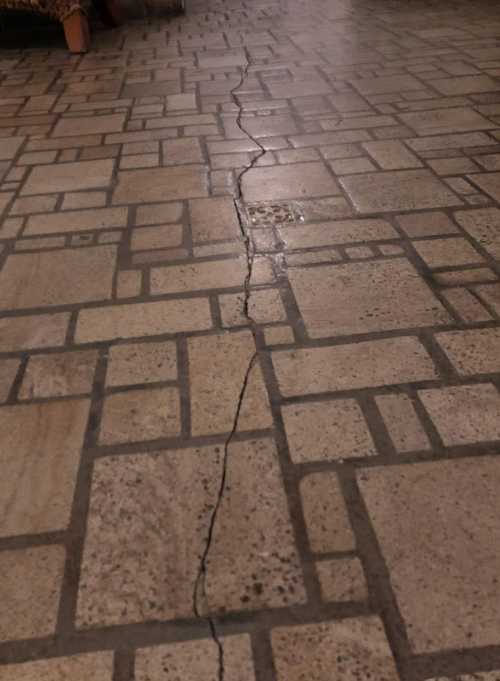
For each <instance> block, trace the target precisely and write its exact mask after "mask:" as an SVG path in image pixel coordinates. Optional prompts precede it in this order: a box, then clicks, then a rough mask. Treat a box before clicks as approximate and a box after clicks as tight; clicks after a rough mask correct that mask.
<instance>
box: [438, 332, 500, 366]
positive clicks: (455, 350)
mask: <svg viewBox="0 0 500 681" xmlns="http://www.w3.org/2000/svg"><path fill="white" fill-rule="evenodd" d="M436 340H437V342H438V343H439V345H440V346H441V347H442V348H443V350H444V352H445V353H446V355H447V356H448V359H449V360H450V362H451V363H452V364H453V366H454V367H455V369H456V370H457V371H458V373H459V374H460V375H461V376H472V375H474V374H488V373H492V372H495V373H496V372H498V371H500V329H498V328H492V329H477V330H471V331H448V332H447V333H438V334H437V335H436Z"/></svg>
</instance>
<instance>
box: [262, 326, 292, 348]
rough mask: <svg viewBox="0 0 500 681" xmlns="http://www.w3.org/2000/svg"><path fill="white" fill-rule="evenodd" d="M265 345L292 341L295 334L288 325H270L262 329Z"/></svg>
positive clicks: (283, 343)
mask: <svg viewBox="0 0 500 681" xmlns="http://www.w3.org/2000/svg"><path fill="white" fill-rule="evenodd" d="M264 339H265V342H266V345H286V344H287V343H293V342H294V340H295V336H294V333H293V329H292V328H291V327H290V326H271V327H268V328H267V329H264Z"/></svg>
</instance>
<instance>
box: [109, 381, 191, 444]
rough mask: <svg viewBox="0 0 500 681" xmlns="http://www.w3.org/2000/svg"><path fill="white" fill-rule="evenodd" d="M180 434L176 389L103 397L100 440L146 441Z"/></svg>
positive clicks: (157, 389) (141, 391)
mask: <svg viewBox="0 0 500 681" xmlns="http://www.w3.org/2000/svg"><path fill="white" fill-rule="evenodd" d="M180 433H181V421H180V401H179V391H178V390H177V388H150V389H148V390H132V391H128V392H123V393H114V394H112V395H107V396H106V397H105V398H104V407H103V411H102V420H101V429H100V433H99V443H100V444H103V445H113V444H120V443H125V442H144V441H146V440H158V439H160V438H163V437H177V436H179V435H180Z"/></svg>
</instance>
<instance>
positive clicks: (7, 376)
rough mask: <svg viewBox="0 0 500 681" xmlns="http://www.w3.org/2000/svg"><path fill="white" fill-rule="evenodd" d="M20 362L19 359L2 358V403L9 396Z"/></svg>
mask: <svg viewBox="0 0 500 681" xmlns="http://www.w3.org/2000/svg"><path fill="white" fill-rule="evenodd" d="M19 364H20V361H19V360H18V359H2V360H0V403H1V402H5V401H6V400H7V398H8V396H9V393H10V390H11V388H12V384H13V383H14V379H15V377H16V375H17V371H18V369H19Z"/></svg>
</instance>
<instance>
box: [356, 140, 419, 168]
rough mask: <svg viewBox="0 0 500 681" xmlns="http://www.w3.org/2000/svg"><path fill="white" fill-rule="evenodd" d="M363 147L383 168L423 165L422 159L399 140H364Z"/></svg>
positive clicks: (417, 166)
mask: <svg viewBox="0 0 500 681" xmlns="http://www.w3.org/2000/svg"><path fill="white" fill-rule="evenodd" d="M363 147H364V148H365V149H366V151H367V152H368V153H369V154H370V156H371V157H372V158H373V159H374V160H375V161H376V162H377V163H378V164H379V165H380V167H381V168H382V169H383V170H398V169H400V168H420V167H421V166H422V163H421V161H419V160H418V158H417V157H416V156H414V155H413V154H412V152H411V151H409V149H408V148H407V147H405V145H404V144H403V143H402V142H400V141H399V140H380V141H377V142H364V144H363Z"/></svg>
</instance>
